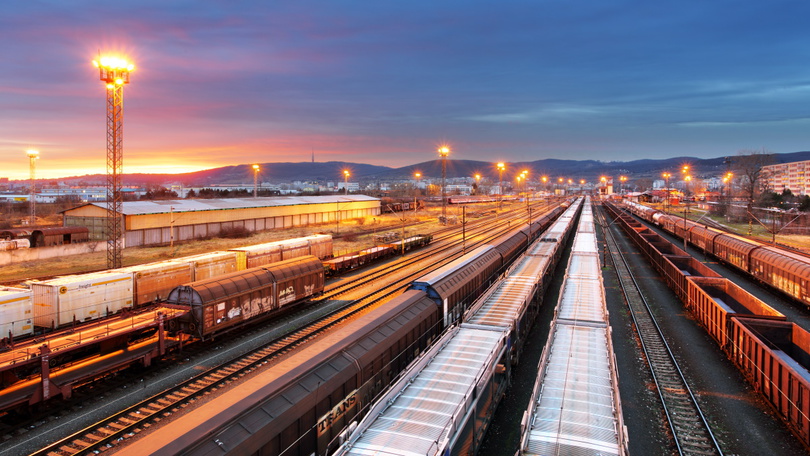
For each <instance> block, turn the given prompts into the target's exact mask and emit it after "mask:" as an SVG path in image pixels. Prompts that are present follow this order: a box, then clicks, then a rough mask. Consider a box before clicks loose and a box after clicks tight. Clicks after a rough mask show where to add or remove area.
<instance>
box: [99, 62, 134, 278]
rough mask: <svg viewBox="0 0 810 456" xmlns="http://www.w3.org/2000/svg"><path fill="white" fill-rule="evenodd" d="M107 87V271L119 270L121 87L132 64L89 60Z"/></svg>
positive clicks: (121, 207)
mask: <svg viewBox="0 0 810 456" xmlns="http://www.w3.org/2000/svg"><path fill="white" fill-rule="evenodd" d="M93 65H95V67H96V68H98V70H99V77H100V79H101V81H102V82H104V84H105V85H106V87H107V268H110V269H112V268H120V267H121V259H122V250H123V243H124V242H123V241H124V233H123V227H122V221H121V217H122V214H121V212H122V209H123V203H124V198H123V194H122V193H121V174H122V173H123V158H124V147H123V138H124V85H125V84H129V73H130V72H132V70H134V69H135V65H133V64H132V63H130V62H128V61H126V60H125V59H122V58H119V57H99V59H98V60H93Z"/></svg>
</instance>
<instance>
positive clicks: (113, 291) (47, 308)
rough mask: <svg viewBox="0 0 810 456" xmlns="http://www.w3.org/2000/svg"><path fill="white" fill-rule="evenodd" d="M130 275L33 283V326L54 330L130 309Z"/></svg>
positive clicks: (106, 274)
mask: <svg viewBox="0 0 810 456" xmlns="http://www.w3.org/2000/svg"><path fill="white" fill-rule="evenodd" d="M133 287H134V285H133V281H132V273H131V272H97V273H91V274H82V275H75V276H64V277H57V278H55V279H51V280H48V281H44V282H33V283H32V284H31V290H32V291H33V300H34V301H33V305H34V325H35V326H39V327H43V328H54V327H59V326H64V325H69V324H71V323H72V322H74V321H76V322H83V321H89V320H94V319H96V318H101V317H105V316H107V315H112V314H114V313H117V312H119V311H121V310H122V309H126V308H131V307H132V306H133V292H134V289H133Z"/></svg>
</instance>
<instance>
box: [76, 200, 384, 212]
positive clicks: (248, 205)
mask: <svg viewBox="0 0 810 456" xmlns="http://www.w3.org/2000/svg"><path fill="white" fill-rule="evenodd" d="M369 201H379V198H373V197H371V196H366V195H348V196H343V195H341V196H338V195H329V196H288V197H268V198H220V199H179V200H156V201H124V203H123V207H122V211H121V212H122V213H123V214H124V215H147V214H168V213H169V212H195V211H219V210H227V209H253V208H261V207H279V206H299V205H304V204H329V203H332V204H335V203H352V202H369ZM88 205H92V206H97V207H100V208H102V209H104V210H106V209H107V203H106V202H100V203H88ZM80 207H81V206H80ZM65 212H67V211H65Z"/></svg>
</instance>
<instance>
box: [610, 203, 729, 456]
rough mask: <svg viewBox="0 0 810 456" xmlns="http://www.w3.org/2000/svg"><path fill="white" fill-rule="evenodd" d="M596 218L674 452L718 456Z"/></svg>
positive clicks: (657, 330) (657, 331)
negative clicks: (647, 368)
mask: <svg viewBox="0 0 810 456" xmlns="http://www.w3.org/2000/svg"><path fill="white" fill-rule="evenodd" d="M595 212H597V211H595ZM598 217H599V220H600V222H601V223H600V225H601V227H602V232H603V235H604V239H605V244H606V249H607V250H608V251H609V253H610V256H611V259H612V264H613V265H614V268H615V271H616V275H617V277H618V279H619V285H620V287H621V289H622V293H623V295H624V297H625V300H626V302H627V306H628V308H629V309H630V315H631V316H632V318H633V323H634V324H635V326H636V331H637V333H638V336H639V339H640V341H641V347H642V350H643V351H644V355H645V358H646V360H647V363H648V365H649V367H650V373H651V374H652V377H653V380H654V381H655V385H656V389H657V391H658V395H659V398H660V399H661V404H662V405H663V407H664V412H665V414H666V417H667V422H668V423H669V426H670V429H671V431H672V435H673V437H674V440H675V444H676V446H677V448H678V454H681V455H722V454H723V451H722V449H721V448H720V445H719V443H718V442H717V439H716V438H715V436H714V433H713V432H712V430H711V426H710V425H709V423H708V421H707V420H706V417H705V416H704V414H703V412H702V411H701V409H700V404H699V403H698V402H697V399H696V398H695V396H694V394H692V390H691V389H690V388H689V384H688V382H687V381H686V378H685V376H684V374H683V372H682V371H681V369H680V367H679V366H678V362H677V361H676V359H675V356H674V355H673V353H672V350H671V349H670V347H669V345H668V344H667V341H666V338H665V337H664V334H663V332H662V331H661V328H660V327H659V325H658V323H657V322H656V320H655V316H654V315H653V313H652V310H651V308H650V305H649V303H648V302H647V300H646V298H645V297H644V295H643V293H642V292H641V288H640V286H639V284H638V282H637V280H636V278H635V276H634V274H633V272H632V270H631V269H630V266H629V264H628V263H627V259H626V258H625V256H624V253H622V252H621V250H620V249H619V246H618V243H617V242H616V239H615V237H614V235H613V233H612V231H611V230H610V226H609V224H608V223H607V221H606V220H605V217H604V214H603V213H602V212H599V214H598Z"/></svg>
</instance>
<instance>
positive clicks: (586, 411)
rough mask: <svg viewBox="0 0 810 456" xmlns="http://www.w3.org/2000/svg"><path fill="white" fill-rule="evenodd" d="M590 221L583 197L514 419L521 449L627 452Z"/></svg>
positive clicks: (529, 453)
mask: <svg viewBox="0 0 810 456" xmlns="http://www.w3.org/2000/svg"><path fill="white" fill-rule="evenodd" d="M594 229H595V226H594V219H593V212H592V209H591V207H590V204H588V205H587V206H586V207H585V209H584V210H583V212H582V216H581V217H580V222H579V229H578V231H577V234H576V237H575V238H574V244H573V246H572V248H571V256H570V258H569V260H568V268H567V269H566V275H565V278H564V279H563V284H562V288H561V290H560V296H559V299H558V302H557V307H556V309H555V312H554V319H553V320H552V322H551V327H550V330H549V336H548V340H547V342H546V345H545V347H544V349H543V354H542V356H541V359H540V363H539V366H538V374H537V379H536V381H535V384H534V389H533V391H532V396H531V399H530V400H529V403H528V407H527V409H526V411H525V413H524V414H523V419H522V421H521V427H520V433H521V443H520V449H519V451H518V453H517V454H519V455H521V456H539V455H547V454H615V455H627V454H628V447H627V444H628V441H627V438H628V435H627V429H626V428H625V426H624V422H623V418H622V406H621V398H620V395H619V376H618V370H617V367H616V360H615V356H614V352H613V344H612V339H611V327H610V318H609V315H608V311H607V302H606V299H605V291H604V283H603V282H602V272H601V267H600V261H599V248H598V246H597V242H596V236H595V230H594ZM572 436H576V438H572Z"/></svg>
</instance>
